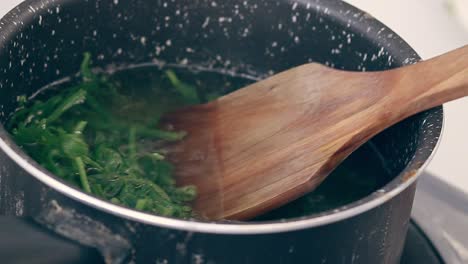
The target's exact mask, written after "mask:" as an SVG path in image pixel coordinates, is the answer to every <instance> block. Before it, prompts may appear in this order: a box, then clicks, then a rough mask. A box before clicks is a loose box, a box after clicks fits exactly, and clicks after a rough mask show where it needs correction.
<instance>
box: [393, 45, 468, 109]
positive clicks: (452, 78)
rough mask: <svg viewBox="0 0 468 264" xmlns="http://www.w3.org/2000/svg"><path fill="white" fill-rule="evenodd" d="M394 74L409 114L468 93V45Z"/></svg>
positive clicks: (400, 100)
mask: <svg viewBox="0 0 468 264" xmlns="http://www.w3.org/2000/svg"><path fill="white" fill-rule="evenodd" d="M391 74H392V75H393V76H392V77H393V80H395V81H394V82H393V85H394V90H395V91H396V93H395V96H397V97H398V101H399V102H401V103H407V106H408V107H405V110H404V111H405V112H404V113H402V114H403V115H405V116H409V115H412V114H415V113H418V112H421V111H424V110H427V109H430V108H432V107H435V106H438V105H442V104H443V103H446V102H449V101H452V100H455V99H458V98H461V97H465V96H468V45H466V46H464V47H462V48H459V49H456V50H454V51H451V52H449V53H446V54H444V55H441V56H438V57H435V58H433V59H430V60H427V61H424V62H421V63H418V64H415V65H412V66H408V67H405V68H401V69H397V70H395V71H393V72H392V73H391Z"/></svg>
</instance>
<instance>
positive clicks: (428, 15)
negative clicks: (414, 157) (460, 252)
mask: <svg viewBox="0 0 468 264" xmlns="http://www.w3.org/2000/svg"><path fill="white" fill-rule="evenodd" d="M346 1H347V2H349V3H351V4H353V5H355V6H357V7H359V8H361V9H362V10H365V11H366V12H368V13H369V14H371V15H373V16H375V17H376V18H377V19H379V20H380V21H382V22H383V23H384V24H386V25H388V26H389V27H390V28H392V29H393V30H394V31H395V32H396V33H398V34H399V35H400V36H402V37H403V39H405V40H406V41H407V42H408V43H409V44H410V45H411V46H412V47H413V48H414V49H415V50H416V51H417V52H418V53H419V54H420V55H421V56H422V57H423V59H428V58H431V57H433V56H436V55H439V54H442V53H444V52H446V51H449V50H451V49H455V48H457V47H461V46H463V45H466V44H468V0H411V1H408V0H386V1H384V0H381V1H375V0H346ZM20 2H21V0H1V2H0V16H3V15H4V14H5V13H7V12H8V11H9V10H10V9H12V8H13V7H14V6H15V5H17V4H18V3H20ZM444 109H445V112H446V116H445V125H444V133H443V137H442V141H441V144H440V146H439V149H438V150H437V153H436V154H435V156H434V158H433V160H432V161H431V162H430V164H429V166H428V167H427V170H428V172H430V173H431V174H434V175H436V176H437V177H439V178H440V179H442V180H443V181H445V182H447V183H449V184H451V185H453V186H455V187H456V188H458V189H460V190H461V191H463V192H465V193H467V194H468V173H467V172H466V171H465V169H466V167H465V164H466V163H468V98H464V99H460V100H457V101H455V102H451V103H448V104H446V105H444Z"/></svg>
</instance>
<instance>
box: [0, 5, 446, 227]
mask: <svg viewBox="0 0 468 264" xmlns="http://www.w3.org/2000/svg"><path fill="white" fill-rule="evenodd" d="M38 2H40V1H38V0H37V1H36V0H29V1H26V2H23V3H21V4H20V5H18V6H17V7H16V8H15V9H14V10H12V11H10V13H8V14H7V15H6V16H5V17H4V18H2V19H1V20H0V24H6V25H8V24H10V23H11V21H14V20H17V19H18V13H19V14H20V17H21V18H24V16H25V15H26V14H21V13H22V12H23V13H24V12H27V11H26V10H28V7H30V5H31V4H33V3H38ZM64 2H70V0H65V1H64ZM298 2H302V3H308V1H307V0H299V1H298ZM319 2H320V5H321V6H322V7H323V8H322V9H325V8H327V7H328V8H327V9H328V13H327V15H328V16H330V17H331V18H333V19H334V20H336V22H338V23H341V24H343V25H346V24H347V23H348V20H347V19H348V18H347V17H345V16H343V14H342V12H341V10H343V9H345V10H351V11H352V13H353V14H358V15H359V16H362V17H363V18H364V19H365V22H360V23H359V24H353V25H351V26H350V27H351V28H352V29H353V30H356V31H358V32H362V33H363V34H365V33H366V29H367V28H368V27H369V26H373V27H376V28H379V29H380V28H384V29H385V30H386V31H385V32H386V33H391V34H393V35H394V36H396V37H395V38H394V39H392V40H390V42H392V41H393V42H392V43H393V44H394V45H391V46H390V48H389V49H392V48H393V49H396V50H395V54H402V55H404V56H405V57H404V58H409V59H407V60H405V61H404V62H403V64H411V63H413V62H416V61H418V60H420V57H419V56H418V55H417V54H416V53H415V52H414V50H413V49H412V48H411V47H410V46H409V45H408V44H407V43H406V42H405V41H403V40H402V39H401V38H400V37H399V36H398V35H397V34H396V33H394V32H393V31H392V30H391V29H389V28H388V27H387V26H385V25H383V24H382V23H381V22H379V21H378V20H376V19H375V18H373V17H372V16H370V15H368V14H367V13H366V12H364V11H361V10H359V9H358V8H356V7H354V6H351V5H349V4H347V3H345V2H342V1H340V0H327V1H319ZM339 8H341V9H339ZM15 18H16V19H15ZM4 30H5V29H4ZM8 31H10V30H8ZM11 32H13V31H10V32H8V33H11ZM400 59H401V61H403V59H402V58H400ZM439 110H440V112H438V111H439ZM431 111H433V114H435V115H437V116H438V117H439V116H440V119H435V121H434V122H433V123H436V124H435V125H440V126H441V131H440V133H435V134H434V135H427V137H428V138H432V139H437V140H435V141H429V140H426V137H424V136H423V137H422V138H423V139H422V140H420V142H419V145H418V147H417V149H416V154H415V155H414V156H413V158H412V160H411V161H410V162H409V163H408V165H407V166H406V167H405V169H404V170H403V171H402V172H401V173H400V174H399V175H398V176H396V177H395V178H394V179H393V180H392V181H391V182H389V183H388V184H386V185H385V186H384V187H383V188H382V189H381V190H377V191H375V192H374V193H373V194H371V195H368V196H366V197H364V198H362V199H360V200H358V201H355V202H353V203H351V204H348V205H346V206H343V207H341V208H338V209H335V210H330V211H326V212H323V213H320V214H312V215H308V216H305V217H301V218H293V219H288V220H286V221H271V222H255V223H254V222H252V223H220V222H203V221H195V220H181V219H175V218H168V217H162V216H157V215H152V214H149V213H145V212H141V211H136V210H133V209H130V208H126V207H122V206H118V205H115V204H112V203H111V202H107V201H104V200H101V199H99V198H97V197H94V196H90V195H88V194H86V193H84V192H82V191H80V190H78V189H76V188H74V187H72V186H70V185H67V184H66V183H65V182H63V181H61V180H59V179H58V178H56V177H55V176H53V175H52V174H51V173H50V172H48V171H46V170H45V169H43V168H42V167H41V166H39V165H38V164H37V163H36V162H35V161H33V160H32V159H30V158H29V156H28V155H26V154H25V153H24V152H23V151H22V150H21V149H20V148H19V147H18V146H17V145H16V144H15V143H14V141H13V140H12V139H11V138H10V136H9V133H8V132H7V131H6V130H5V129H4V128H3V126H1V125H0V149H1V150H2V151H3V152H5V153H6V154H7V155H8V156H9V157H10V158H11V159H12V160H13V161H14V162H16V163H17V164H18V165H19V166H20V167H21V168H23V169H24V170H25V171H26V172H28V173H29V174H31V175H32V176H33V177H35V178H36V179H37V180H39V181H40V182H42V183H43V184H45V185H47V186H49V187H50V188H52V189H54V190H56V191H58V192H60V193H62V194H64V195H65V196H67V197H69V198H71V199H74V200H77V201H80V202H82V203H85V204H87V205H89V206H91V207H94V208H96V209H98V210H103V211H105V212H107V213H110V214H114V215H117V216H120V217H123V218H126V219H130V220H133V221H137V222H141V223H145V224H150V225H155V226H160V227H164V228H171V229H177V230H184V231H189V232H204V233H212V234H267V233H280V232H288V231H294V230H300V229H306V228H312V227H317V226H322V225H326V224H331V223H334V222H337V221H341V220H344V219H347V218H351V217H353V216H356V215H358V214H361V213H364V212H366V211H368V210H371V209H373V208H375V207H377V206H379V205H382V204H383V203H385V202H387V201H388V200H390V199H392V198H393V197H395V196H396V195H398V194H400V193H401V192H402V191H404V190H405V189H406V188H408V187H409V186H410V185H412V184H413V183H414V182H415V181H416V179H417V176H419V175H420V173H421V172H422V170H423V169H424V167H425V166H427V164H428V162H429V161H430V160H431V159H432V157H433V156H434V153H435V150H436V149H437V147H438V146H439V144H440V136H439V135H441V134H442V132H443V131H442V130H443V124H444V123H445V122H444V114H443V109H442V107H437V108H435V109H431V110H428V112H431ZM437 123H439V124H437ZM436 132H437V131H436ZM421 133H422V134H424V133H425V131H422V132H421ZM422 149H424V151H423V153H421V152H420V151H419V150H422Z"/></svg>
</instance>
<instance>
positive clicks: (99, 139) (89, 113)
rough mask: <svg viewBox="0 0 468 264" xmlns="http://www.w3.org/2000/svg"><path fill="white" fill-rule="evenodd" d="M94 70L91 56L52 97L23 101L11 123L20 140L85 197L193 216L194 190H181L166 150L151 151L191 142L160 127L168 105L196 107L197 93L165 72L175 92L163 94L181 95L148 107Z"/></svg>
mask: <svg viewBox="0 0 468 264" xmlns="http://www.w3.org/2000/svg"><path fill="white" fill-rule="evenodd" d="M90 65H91V55H90V54H89V53H86V54H85V55H84V59H83V62H82V64H81V77H80V80H78V81H77V83H76V84H75V85H72V86H71V87H68V88H67V89H60V91H59V92H58V93H57V94H55V95H53V96H52V97H48V98H46V99H45V100H39V99H36V100H34V101H32V102H28V101H27V100H26V98H27V97H26V96H20V97H18V104H19V107H18V110H17V111H16V113H15V114H14V115H13V116H12V117H11V118H10V119H9V122H8V124H7V128H8V129H9V131H10V132H11V134H12V135H13V137H14V139H15V140H16V142H17V143H18V144H19V145H20V146H21V147H22V148H23V149H24V150H25V151H26V152H27V153H28V154H29V155H30V156H31V157H32V158H34V159H35V160H36V161H37V162H38V163H40V164H41V165H43V166H44V167H45V168H47V169H48V170H49V171H51V172H52V173H54V174H55V175H57V176H59V177H61V178H63V179H65V180H67V181H69V182H70V183H72V184H74V185H75V186H77V187H79V188H81V189H83V190H84V191H85V192H87V193H90V194H93V195H96V196H98V197H100V198H103V199H107V200H109V201H111V202H112V203H115V204H119V205H124V206H128V207H132V208H135V209H137V210H144V211H148V212H151V213H155V214H159V215H164V216H172V217H180V218H189V217H193V216H194V213H193V212H192V210H191V208H190V207H189V206H188V205H189V203H190V202H191V201H193V200H194V199H195V197H196V193H197V192H196V188H195V187H193V186H183V187H177V186H176V184H175V180H174V178H173V171H174V168H173V166H172V164H171V163H169V162H168V161H166V160H165V156H164V154H163V153H164V152H161V151H159V150H158V149H150V148H148V146H147V145H148V142H159V144H158V145H164V144H165V143H166V142H167V143H168V142H174V141H179V140H181V139H183V138H184V137H185V136H186V133H185V132H183V131H169V130H165V129H162V128H161V127H159V124H158V122H159V119H160V117H161V116H162V115H163V114H164V113H165V112H166V111H169V110H171V109H170V108H169V107H166V106H167V105H173V104H174V102H177V103H178V104H180V105H188V104H195V103H199V102H200V100H199V98H198V94H197V90H196V89H194V88H193V87H191V86H189V85H187V84H185V83H183V82H182V81H181V80H179V79H178V78H177V76H176V75H175V73H174V72H172V71H167V72H166V76H167V78H168V79H169V83H170V84H171V86H170V87H165V89H166V90H169V94H170V93H172V94H176V95H177V96H176V98H175V99H173V100H174V102H171V101H170V100H169V101H167V102H165V103H166V104H165V105H164V104H161V107H159V108H157V109H156V108H151V107H150V106H151V105H154V103H153V102H151V101H149V100H150V98H143V99H139V98H136V97H134V96H133V95H132V94H131V93H128V92H126V90H125V89H124V88H125V87H123V86H124V85H122V84H121V83H119V82H117V81H113V80H112V78H111V77H112V76H107V75H104V74H96V73H94V72H93V71H92V70H91V66H90ZM181 98H182V101H181ZM169 99H170V98H169ZM148 109H151V110H152V112H151V115H150V117H148ZM143 117H145V118H143Z"/></svg>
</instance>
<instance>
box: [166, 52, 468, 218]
mask: <svg viewBox="0 0 468 264" xmlns="http://www.w3.org/2000/svg"><path fill="white" fill-rule="evenodd" d="M466 95H468V46H465V47H463V48H460V49H458V50H455V51H452V52H450V53H447V54H445V55H442V56H439V57H436V58H434V59H431V60H428V61H425V62H420V63H418V64H415V65H412V66H407V67H403V68H399V69H395V70H389V71H382V72H364V73H363V72H347V71H339V70H334V69H331V68H327V67H324V66H322V65H319V64H306V65H302V66H299V67H296V68H293V69H290V70H288V71H285V72H282V73H279V74H277V75H275V76H273V77H270V78H268V79H266V80H263V81H260V82H257V83H255V84H252V85H250V86H247V87H245V88H243V89H241V90H238V91H236V92H234V93H231V94H229V95H226V96H224V97H221V98H219V99H218V100H216V101H214V102H211V103H208V104H205V105H198V106H193V107H189V108H186V109H182V110H181V111H178V112H176V113H173V114H171V115H170V116H169V117H168V120H170V123H171V124H172V125H174V127H175V128H176V129H180V130H185V131H187V132H188V137H187V138H186V139H185V140H183V141H182V142H181V143H180V144H178V145H177V146H176V147H175V148H174V150H173V153H172V154H170V159H171V160H172V161H173V162H174V163H175V165H176V177H177V180H178V183H180V184H181V185H186V184H194V185H196V186H197V187H198V191H199V195H198V198H197V200H196V202H195V209H196V211H197V212H198V213H199V214H200V215H201V216H203V217H206V218H208V219H213V220H216V219H235V220H244V219H248V218H251V217H254V216H257V215H259V214H262V213H264V212H266V211H268V210H271V209H274V208H276V207H279V206H281V205H284V204H285V203H287V202H290V201H292V200H294V199H296V198H298V197H300V196H302V195H304V194H305V193H307V192H310V191H312V190H313V189H314V188H316V187H317V186H318V185H319V184H320V183H321V182H322V181H323V180H324V179H325V178H326V177H327V175H328V174H329V173H330V172H331V171H332V170H333V169H334V168H335V167H336V166H337V165H339V163H341V162H342V161H343V159H345V158H346V157H347V156H348V155H350V154H351V153H352V152H353V151H354V150H356V149H357V148H358V147H359V146H361V145H362V144H363V143H365V142H366V141H367V140H368V139H370V138H371V137H372V136H374V135H376V134H377V133H379V132H381V131H382V130H384V129H385V128H387V127H389V126H391V125H393V124H395V123H397V122H398V121H401V120H402V119H404V118H406V117H408V116H411V115H413V114H416V113H418V112H421V111H423V110H426V109H429V108H432V107H435V106H438V105H441V104H442V103H445V102H448V101H451V100H454V99H457V98H460V97H463V96H466ZM467 114H468V113H467Z"/></svg>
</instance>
